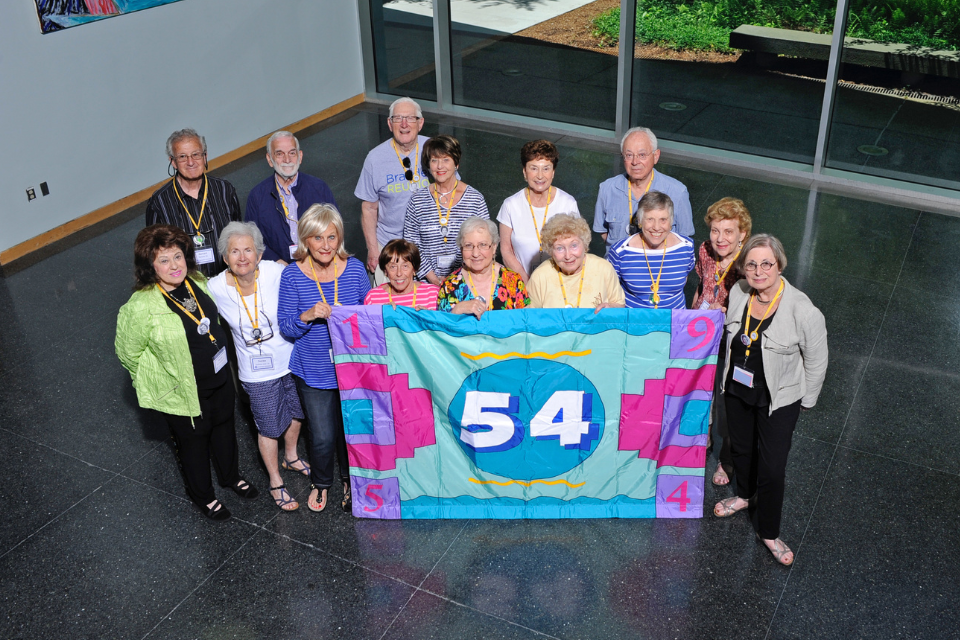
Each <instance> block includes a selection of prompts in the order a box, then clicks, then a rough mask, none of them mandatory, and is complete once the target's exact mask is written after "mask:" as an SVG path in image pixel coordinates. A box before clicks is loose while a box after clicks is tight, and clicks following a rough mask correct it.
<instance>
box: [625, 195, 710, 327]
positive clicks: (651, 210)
mask: <svg viewBox="0 0 960 640" xmlns="http://www.w3.org/2000/svg"><path fill="white" fill-rule="evenodd" d="M638 204H639V206H638V208H637V216H638V217H639V218H640V220H639V224H638V225H637V226H639V227H640V233H635V234H633V235H631V236H629V237H627V238H624V239H623V240H621V241H620V242H617V243H616V244H614V245H613V246H612V247H610V252H609V253H608V254H607V260H609V261H610V264H612V265H613V268H614V270H615V271H616V272H617V275H618V276H619V277H620V284H621V285H622V286H623V292H624V293H625V294H626V301H627V307H628V308H629V307H632V308H642V309H683V308H684V307H686V303H685V301H684V298H683V287H684V285H685V284H686V283H687V274H688V273H690V272H691V271H693V266H694V264H695V262H696V258H695V256H694V251H693V248H694V247H693V241H692V240H690V238H687V237H686V236H681V235H679V234H677V233H674V232H673V231H671V227H672V226H673V201H672V200H671V199H670V196H668V195H667V194H665V193H661V192H659V191H650V192H648V193H647V194H646V195H644V196H643V197H642V198H640V202H639V203H638Z"/></svg>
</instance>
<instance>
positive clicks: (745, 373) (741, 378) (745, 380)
mask: <svg viewBox="0 0 960 640" xmlns="http://www.w3.org/2000/svg"><path fill="white" fill-rule="evenodd" d="M733 381H734V382H739V383H740V384H742V385H743V386H745V387H747V388H749V389H753V372H752V371H750V370H749V369H744V368H743V367H738V366H737V365H734V366H733Z"/></svg>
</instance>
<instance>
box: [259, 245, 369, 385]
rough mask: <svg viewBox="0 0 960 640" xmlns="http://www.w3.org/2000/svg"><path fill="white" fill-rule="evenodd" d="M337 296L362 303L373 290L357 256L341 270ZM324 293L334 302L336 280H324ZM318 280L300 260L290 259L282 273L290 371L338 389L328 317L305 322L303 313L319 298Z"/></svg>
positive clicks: (281, 312)
mask: <svg viewBox="0 0 960 640" xmlns="http://www.w3.org/2000/svg"><path fill="white" fill-rule="evenodd" d="M338 280H339V286H338V287H337V300H338V301H339V303H340V304H341V305H343V306H346V305H354V304H363V298H364V297H365V296H366V295H367V291H369V290H370V279H369V278H368V277H367V270H366V268H365V267H364V266H363V264H362V263H361V262H360V261H359V260H357V259H356V258H347V266H346V268H345V269H344V270H343V273H341V274H340V277H339V278H338ZM320 286H321V287H323V295H324V296H326V298H327V302H328V303H329V304H330V305H333V301H334V284H333V282H321V283H320ZM321 299H322V298H321V297H320V292H319V291H318V290H317V283H316V282H315V281H313V280H311V279H310V278H308V277H307V276H305V275H303V272H302V271H300V267H298V266H297V263H295V262H291V263H290V264H289V265H287V267H286V268H285V269H284V270H283V273H282V274H281V275H280V302H279V304H278V305H277V319H278V320H279V322H280V331H281V332H283V335H285V336H289V337H291V338H293V340H294V343H293V354H291V356H290V372H291V373H293V374H294V375H295V376H297V377H299V378H302V379H303V381H304V382H306V383H307V385H309V386H311V387H313V388H314V389H336V388H337V374H336V372H335V371H334V368H333V356H332V354H333V344H332V343H331V342H330V330H329V329H328V328H327V321H326V320H315V321H313V322H303V321H301V320H300V314H301V313H303V312H304V311H306V310H307V309H309V308H311V307H312V306H313V305H315V304H317V303H318V302H320V300H321Z"/></svg>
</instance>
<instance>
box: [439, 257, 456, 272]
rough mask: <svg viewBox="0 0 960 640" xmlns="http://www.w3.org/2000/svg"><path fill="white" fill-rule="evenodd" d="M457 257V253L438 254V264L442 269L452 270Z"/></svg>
mask: <svg viewBox="0 0 960 640" xmlns="http://www.w3.org/2000/svg"><path fill="white" fill-rule="evenodd" d="M456 259H457V256H456V254H454V255H449V256H437V266H438V267H439V268H440V270H441V271H446V272H447V273H449V272H450V270H451V267H453V263H454V261H455V260H456Z"/></svg>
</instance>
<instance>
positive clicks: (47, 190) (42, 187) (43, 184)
mask: <svg viewBox="0 0 960 640" xmlns="http://www.w3.org/2000/svg"><path fill="white" fill-rule="evenodd" d="M40 195H42V196H48V195H50V187H48V186H47V183H46V182H41V183H40Z"/></svg>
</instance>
